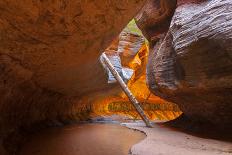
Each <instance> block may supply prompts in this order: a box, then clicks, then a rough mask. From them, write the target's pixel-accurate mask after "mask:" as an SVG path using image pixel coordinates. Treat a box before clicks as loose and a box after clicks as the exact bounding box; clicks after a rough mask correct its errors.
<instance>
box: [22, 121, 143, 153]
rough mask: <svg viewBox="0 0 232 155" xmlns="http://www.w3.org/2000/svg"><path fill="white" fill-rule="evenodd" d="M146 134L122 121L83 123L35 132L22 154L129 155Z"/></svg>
mask: <svg viewBox="0 0 232 155" xmlns="http://www.w3.org/2000/svg"><path fill="white" fill-rule="evenodd" d="M144 138H145V135H144V134H142V133H140V132H138V131H134V130H131V129H128V128H126V127H123V126H120V125H118V124H96V123H94V124H81V125H70V126H66V127H63V128H53V129H48V130H46V131H44V132H42V133H40V134H37V135H34V136H33V137H31V138H30V140H29V141H28V142H27V143H26V144H25V145H24V146H23V148H22V151H21V152H20V153H19V154H20V155H127V154H128V152H129V150H130V148H131V146H132V145H134V144H136V143H138V142H139V141H141V140H142V139H144Z"/></svg>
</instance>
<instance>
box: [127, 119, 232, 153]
mask: <svg viewBox="0 0 232 155" xmlns="http://www.w3.org/2000/svg"><path fill="white" fill-rule="evenodd" d="M123 124H124V125H125V126H127V127H128V128H132V129H136V130H139V131H142V132H144V133H145V134H146V135H147V138H146V139H145V140H143V141H141V142H140V143H137V144H135V145H134V146H133V147H132V148H131V152H132V153H133V154H135V155H232V143H231V142H227V141H222V140H215V139H211V138H202V137H199V136H196V135H191V134H188V133H184V132H182V131H179V130H175V129H173V128H170V127H166V126H162V125H157V124H154V127H153V128H146V127H145V125H144V123H142V122H136V123H123Z"/></svg>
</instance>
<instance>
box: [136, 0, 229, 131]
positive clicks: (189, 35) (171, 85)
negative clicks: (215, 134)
mask: <svg viewBox="0 0 232 155" xmlns="http://www.w3.org/2000/svg"><path fill="white" fill-rule="evenodd" d="M153 2H154V3H155V2H157V1H153ZM160 3H161V1H160ZM169 5H170V6H172V5H171V4H169ZM158 6H159V5H158ZM168 8H169V7H168ZM231 11H232V2H231V1H230V0H211V1H199V0H196V1H187V0H186V1H177V8H176V10H175V13H174V16H173V17H172V21H171V23H169V24H170V27H169V28H167V29H166V30H165V31H166V32H165V31H164V32H163V33H162V32H160V31H159V30H157V31H156V29H154V31H156V33H152V34H151V33H149V31H147V30H146V29H143V31H145V33H148V34H150V35H151V37H150V38H152V37H153V38H156V39H155V40H150V42H151V43H152V45H153V46H151V47H150V54H149V60H148V61H149V62H148V66H147V72H148V77H147V78H148V84H149V87H150V89H151V90H152V92H153V93H154V94H156V95H159V96H160V97H162V98H165V99H167V100H169V101H172V102H174V103H177V104H178V105H179V106H180V108H181V110H182V111H183V112H184V113H185V115H187V116H188V117H189V118H191V119H193V120H197V121H207V122H211V123H213V124H217V125H219V126H224V127H226V128H228V127H231V124H232V122H231V120H232V104H231V102H232V44H231V43H232V16H231ZM140 14H141V15H143V14H142V13H140ZM160 23H161V22H158V23H157V24H155V26H157V25H159V24H160ZM153 27H154V26H153Z"/></svg>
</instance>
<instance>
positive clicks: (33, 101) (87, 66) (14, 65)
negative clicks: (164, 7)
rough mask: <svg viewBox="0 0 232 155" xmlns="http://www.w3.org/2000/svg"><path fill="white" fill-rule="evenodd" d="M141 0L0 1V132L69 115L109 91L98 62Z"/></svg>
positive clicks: (141, 2)
mask: <svg viewBox="0 0 232 155" xmlns="http://www.w3.org/2000/svg"><path fill="white" fill-rule="evenodd" d="M144 2H145V0H131V1H128V0H119V1H114V0H110V1H109V0H87V1H79V0H66V1H64V0H46V1H43V0H41V1H34V0H20V1H17V0H0V92H1V94H0V98H1V99H0V112H1V116H0V133H1V136H2V135H6V134H8V133H13V132H14V131H15V130H18V128H20V127H21V126H24V127H25V128H26V127H29V126H31V124H34V123H38V122H41V121H45V120H46V121H48V122H49V121H51V122H52V121H54V120H57V119H64V120H65V119H66V118H68V119H70V118H72V117H73V115H74V114H75V110H73V107H75V104H76V103H77V102H75V100H76V99H78V98H79V97H81V96H83V95H85V94H87V93H91V92H94V91H99V90H107V89H108V88H109V86H108V85H107V82H106V81H107V79H106V78H105V75H104V74H103V73H104V72H103V69H102V67H101V64H100V63H99V61H98V57H99V55H100V53H101V52H102V51H103V50H104V49H105V48H106V47H107V45H108V44H109V43H110V42H111V41H112V40H113V39H114V38H115V37H116V36H117V35H118V34H119V32H120V31H121V30H122V29H123V27H124V26H125V25H126V24H127V23H128V21H129V20H130V19H131V18H133V16H134V15H135V14H136V12H138V11H139V9H140V8H141V7H142V5H143V4H144Z"/></svg>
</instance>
